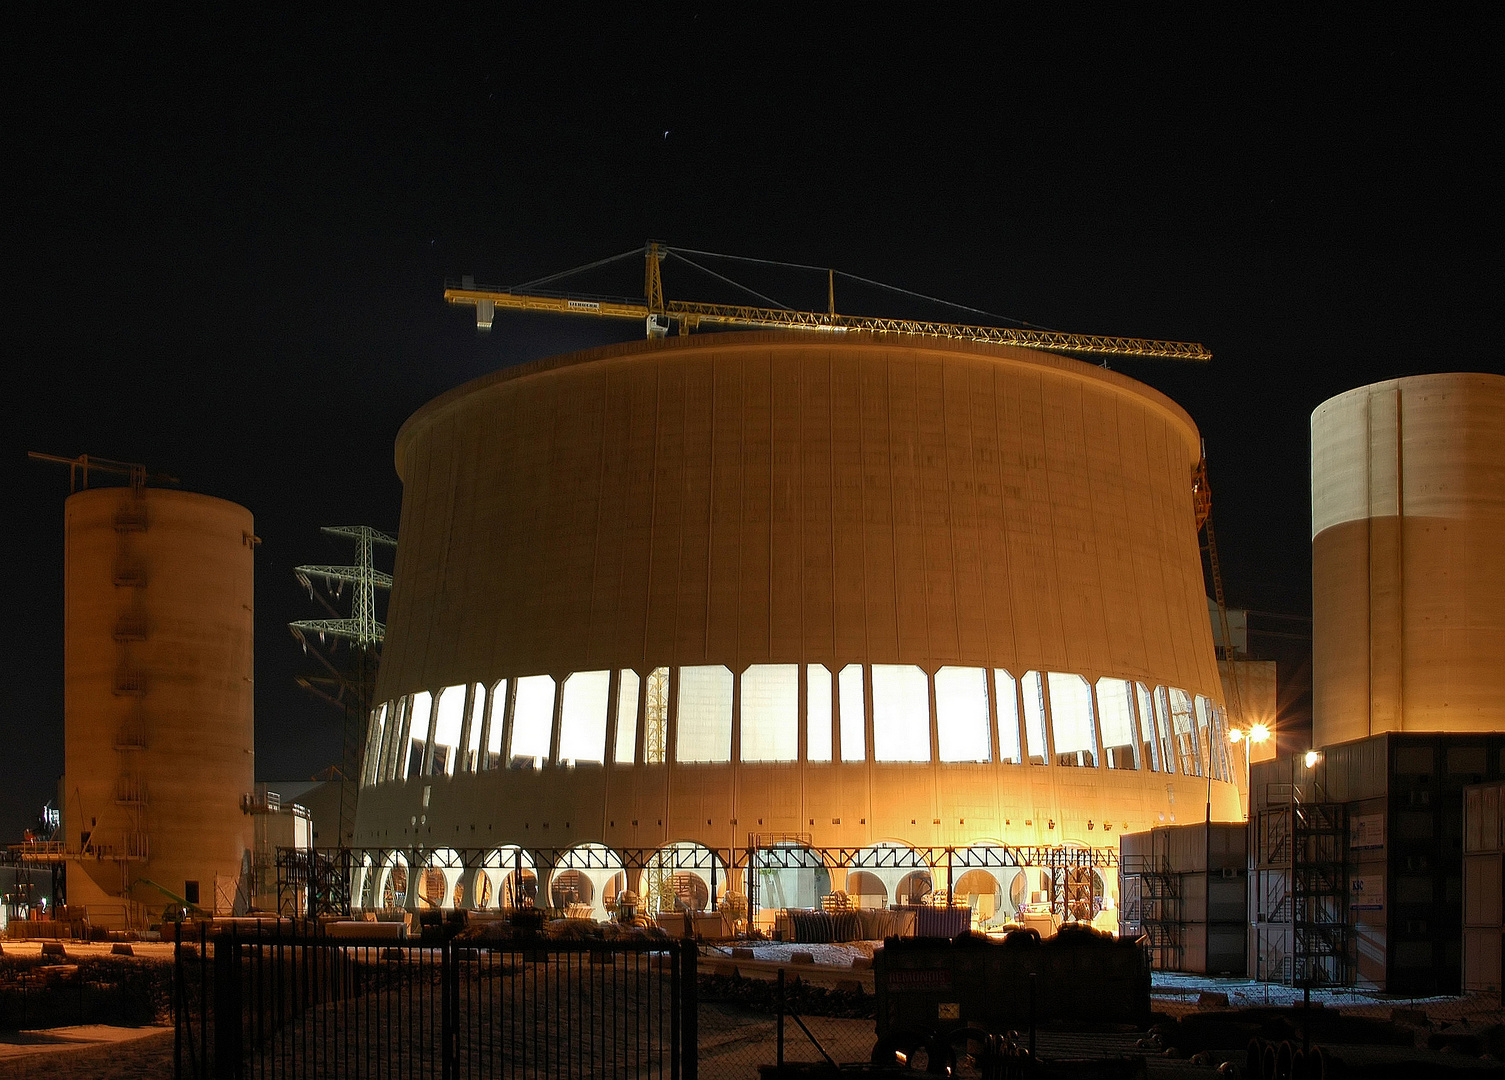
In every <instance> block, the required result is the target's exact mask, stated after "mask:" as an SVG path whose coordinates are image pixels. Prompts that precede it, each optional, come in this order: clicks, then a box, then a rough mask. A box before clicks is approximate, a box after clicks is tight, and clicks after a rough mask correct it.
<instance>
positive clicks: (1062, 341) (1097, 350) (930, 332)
mask: <svg viewBox="0 0 1505 1080" xmlns="http://www.w3.org/2000/svg"><path fill="white" fill-rule="evenodd" d="M444 299H445V300H446V301H447V302H449V303H451V304H457V305H462V306H471V307H474V308H475V309H476V325H477V327H478V328H480V329H483V330H484V329H489V328H490V326H491V323H492V319H493V317H494V315H495V313H496V310H497V309H499V308H500V309H503V310H512V311H539V312H552V313H555V314H560V315H593V316H596V317H598V318H612V319H647V318H648V317H649V316H657V317H658V318H660V319H662V320H665V321H666V322H667V321H678V322H679V323H680V324H681V326H682V328H683V329H686V330H690V329H694V328H696V327H698V326H702V325H720V326H742V327H748V328H751V329H793V330H825V331H834V332H844V331H849V330H861V331H867V332H870V333H878V334H904V335H909V336H914V337H937V338H949V339H952V340H967V341H984V342H993V343H996V344H1001V345H1017V346H1022V347H1024V348H1030V349H1050V350H1055V351H1060V352H1074V353H1091V354H1106V355H1113V356H1140V357H1155V358H1162V359H1173V360H1191V361H1207V360H1210V359H1212V354H1211V353H1210V352H1208V350H1207V349H1206V348H1204V347H1203V346H1202V345H1200V344H1196V343H1193V342H1183V341H1158V340H1149V339H1142V338H1129V337H1108V336H1099V335H1093V334H1068V333H1061V332H1059V331H1053V330H1033V329H1022V328H1015V327H999V326H971V325H965V324H959V323H942V322H928V321H924V320H916V319H890V318H874V317H867V316H858V315H837V314H831V313H828V312H817V311H789V310H783V309H779V308H760V307H746V306H741V305H735V304H697V303H688V302H685V301H677V300H669V301H666V302H665V304H664V307H663V310H662V311H652V310H650V309H649V306H648V304H647V303H646V302H645V301H640V302H634V301H630V300H607V299H588V298H583V297H571V296H535V295H530V294H527V293H510V292H499V291H492V290H488V289H474V288H460V289H446V290H445V291H444Z"/></svg>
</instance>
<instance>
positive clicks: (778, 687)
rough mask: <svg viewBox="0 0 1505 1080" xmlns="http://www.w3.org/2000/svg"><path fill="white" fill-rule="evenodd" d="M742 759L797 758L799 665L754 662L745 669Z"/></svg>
mask: <svg viewBox="0 0 1505 1080" xmlns="http://www.w3.org/2000/svg"><path fill="white" fill-rule="evenodd" d="M740 753H741V755H742V760H743V761H798V760H799V756H800V666H799V665H798V664H755V665H754V666H752V667H750V668H748V669H747V670H746V671H744V672H743V673H742V748H741V751H740Z"/></svg>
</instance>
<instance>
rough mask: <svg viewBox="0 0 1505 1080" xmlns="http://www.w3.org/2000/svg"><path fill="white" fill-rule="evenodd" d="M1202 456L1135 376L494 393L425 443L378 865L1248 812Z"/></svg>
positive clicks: (584, 380) (671, 360) (923, 349)
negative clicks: (1213, 601)
mask: <svg viewBox="0 0 1505 1080" xmlns="http://www.w3.org/2000/svg"><path fill="white" fill-rule="evenodd" d="M1199 445H1200V440H1199V437H1198V433H1197V430H1196V428H1195V426H1194V425H1193V423H1192V422H1191V420H1190V418H1189V417H1188V416H1187V415H1186V414H1185V413H1184V412H1183V411H1182V410H1181V409H1180V408H1179V407H1177V406H1176V405H1175V404H1174V403H1173V402H1171V401H1170V400H1169V399H1167V398H1165V397H1164V396H1162V395H1161V394H1159V393H1157V392H1156V391H1154V390H1152V389H1150V388H1148V387H1146V386H1144V385H1142V384H1140V383H1137V382H1135V381H1134V380H1132V379H1129V378H1127V377H1125V376H1123V375H1120V374H1117V373H1115V372H1112V371H1108V370H1105V369H1103V368H1099V367H1095V366H1091V365H1088V364H1085V363H1080V362H1078V361H1075V360H1070V359H1067V358H1064V357H1059V356H1055V355H1051V354H1044V353H1039V352H1032V351H1027V350H1020V349H1014V348H1009V347H1003V346H987V345H978V344H968V343H947V342H938V341H928V340H927V341H923V342H921V341H917V340H915V339H903V338H876V337H870V336H866V335H859V334H845V335H841V336H840V337H839V338H836V337H834V336H832V335H816V336H804V335H793V334H787V333H786V334H736V335H707V336H702V337H690V338H672V339H665V340H660V341H645V342H639V343H633V344H629V345H624V346H615V347H611V348H605V349H600V350H595V351H592V352H587V353H581V354H577V355H573V356H565V357H559V358H554V359H551V360H546V361H542V362H539V363H536V364H531V365H527V366H523V367H517V368H510V369H504V370H502V371H498V372H495V373H493V374H491V375H488V376H485V377H483V378H481V379H478V380H476V381H474V382H472V383H469V384H467V385H466V386H463V387H460V388H458V389H456V390H454V391H452V392H450V393H448V394H446V395H444V396H442V397H440V398H438V399H437V400H435V401H434V402H432V403H430V404H429V405H428V406H426V407H425V408H423V409H422V410H420V411H419V412H418V413H416V414H415V415H414V416H413V417H412V418H411V419H410V420H409V421H408V422H407V424H406V425H404V427H403V429H402V431H401V432H400V434H399V436H398V439H397V448H396V463H397V469H398V472H399V474H400V476H401V477H402V480H403V484H404V496H403V511H402V525H401V534H400V535H401V540H402V543H401V546H400V547H399V549H398V555H397V565H396V569H395V583H394V588H393V593H392V601H391V607H390V611H389V616H388V629H387V638H386V644H385V649H384V655H383V663H382V671H381V676H380V682H379V686H378V700H380V701H382V702H383V703H384V704H383V705H382V706H380V707H379V708H378V710H377V714H376V716H374V717H373V722H372V725H371V730H370V738H369V739H368V747H367V769H366V775H365V776H364V777H363V781H364V786H363V788H362V791H361V800H360V810H359V817H358V822H357V828H356V837H355V843H356V845H357V846H362V847H390V848H411V847H413V846H415V845H422V846H424V847H427V848H435V847H440V846H453V847H456V848H462V847H464V848H475V847H481V846H486V845H497V846H501V845H506V844H517V845H524V846H535V847H537V846H547V847H568V846H571V845H574V844H577V843H584V842H600V843H603V844H606V845H608V846H611V847H618V848H628V847H630V848H646V847H654V846H657V845H661V844H663V843H665V842H667V841H673V840H686V841H695V842H698V843H701V844H705V845H707V846H711V847H727V846H738V847H741V846H745V845H746V843H747V838H748V835H749V834H750V833H788V834H800V835H804V836H808V837H809V838H810V841H811V842H812V843H813V844H815V845H832V846H834V845H849V846H860V845H867V844H873V843H877V842H879V841H894V842H899V843H904V844H913V845H957V844H970V843H973V842H981V841H988V840H991V841H999V842H1003V843H1007V844H1013V845H1033V844H1050V845H1057V844H1070V845H1090V846H1116V844H1117V834H1118V832H1120V831H1123V830H1125V829H1144V828H1148V827H1150V826H1151V825H1155V824H1160V823H1162V822H1167V821H1173V820H1180V821H1183V822H1186V821H1198V820H1201V819H1202V818H1203V816H1204V813H1205V809H1204V803H1205V802H1206V801H1207V799H1208V798H1209V792H1210V797H1211V800H1212V813H1213V817H1214V818H1215V819H1218V820H1231V819H1234V818H1236V817H1238V815H1239V800H1238V793H1237V789H1236V786H1235V785H1234V784H1233V783H1231V782H1227V781H1226V780H1225V779H1224V778H1225V777H1231V775H1232V771H1233V765H1232V762H1230V760H1229V758H1228V755H1227V754H1226V747H1227V739H1226V736H1225V735H1224V734H1223V731H1222V728H1223V719H1222V715H1221V708H1222V702H1223V693H1222V688H1221V684H1220V679H1219V672H1218V668H1217V664H1216V662H1215V659H1214V655H1213V647H1212V639H1211V631H1210V627H1209V624H1208V619H1207V601H1206V598H1205V595H1204V589H1203V578H1202V569H1201V562H1200V557H1199V553H1198V547H1197V537H1196V525H1195V520H1194V513H1193V505H1192V477H1193V472H1194V469H1195V467H1196V464H1197V461H1198V458H1199ZM1157 702H1158V710H1157V708H1156V704H1155V703H1157ZM1157 711H1158V713H1159V714H1160V715H1159V720H1160V723H1161V729H1162V730H1160V731H1159V732H1158V733H1157V730H1156V727H1155V723H1156V716H1155V714H1156V713H1157ZM1176 714H1179V716H1180V719H1179V720H1178V717H1177V715H1176ZM1209 758H1210V760H1209ZM1239 765H1240V768H1241V767H1242V762H1241V761H1240V762H1239ZM1209 769H1210V770H1211V771H1212V772H1213V773H1214V774H1215V775H1216V779H1211V780H1210V779H1209V777H1208V771H1209ZM1109 827H1111V830H1110V828H1109Z"/></svg>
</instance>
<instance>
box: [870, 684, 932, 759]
mask: <svg viewBox="0 0 1505 1080" xmlns="http://www.w3.org/2000/svg"><path fill="white" fill-rule="evenodd" d="M873 760H874V761H929V760H930V680H929V679H927V678H926V677H925V672H924V671H922V670H921V669H920V668H917V667H915V666H914V665H913V664H874V665H873Z"/></svg>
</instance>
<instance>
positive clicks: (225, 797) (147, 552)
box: [61, 488, 254, 911]
mask: <svg viewBox="0 0 1505 1080" xmlns="http://www.w3.org/2000/svg"><path fill="white" fill-rule="evenodd" d="M64 527H65V540H64V551H65V567H64V606H65V625H64V724H65V750H64V756H65V760H64V766H65V778H64V791H63V796H64V798H63V807H62V810H63V831H62V834H61V835H62V837H63V838H64V840H65V842H66V844H67V846H68V850H69V851H70V852H71V853H75V854H76V855H77V860H76V861H74V862H72V863H70V865H69V867H68V892H69V901H70V903H75V904H92V903H102V902H104V901H106V900H108V899H111V898H120V897H123V896H128V897H130V898H131V899H133V900H135V901H137V902H139V903H140V904H141V905H142V907H143V909H145V910H150V909H156V910H158V911H160V910H161V908H162V907H163V906H164V905H165V904H166V903H167V902H168V901H167V898H166V897H165V896H163V895H162V894H161V893H160V892H159V891H158V890H156V889H153V888H152V887H151V886H149V885H147V884H144V883H143V879H144V880H145V881H151V882H156V883H157V884H159V885H161V886H162V887H163V888H165V889H167V890H169V891H171V892H173V893H174V894H176V895H179V896H182V895H184V890H185V884H186V883H187V882H189V881H196V882H198V885H199V896H200V903H201V905H202V906H204V907H206V908H211V909H212V908H213V906H214V903H215V884H216V880H219V881H221V883H222V884H227V885H228V886H229V887H230V888H231V892H232V895H233V883H234V881H235V880H237V879H238V878H239V877H240V875H241V872H242V869H243V867H244V866H245V865H246V859H247V857H248V851H249V847H250V842H251V826H250V819H249V818H247V817H246V816H245V815H243V814H242V813H241V810H240V798H241V795H242V794H243V793H246V792H249V791H251V789H252V775H253V759H252V753H253V746H254V744H253V738H252V627H253V609H252V603H253V595H252V575H253V565H252V548H253V542H252V541H253V532H252V528H253V524H252V520H251V514H250V512H249V511H247V510H246V509H245V508H244V507H241V506H237V505H235V504H234V503H229V502H225V501H223V500H221V499H214V498H210V497H208V496H205V495H195V494H190V493H188V492H182V491H164V490H157V489H146V490H144V491H143V492H141V493H140V496H139V497H137V496H135V495H133V494H132V492H131V490H130V489H129V488H96V489H93V490H89V491H81V492H78V493H77V494H75V495H73V496H72V497H70V498H69V499H68V501H67V504H66V508H65V525H64ZM142 855H145V858H144V859H142V858H141V857H140V856H142Z"/></svg>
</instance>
